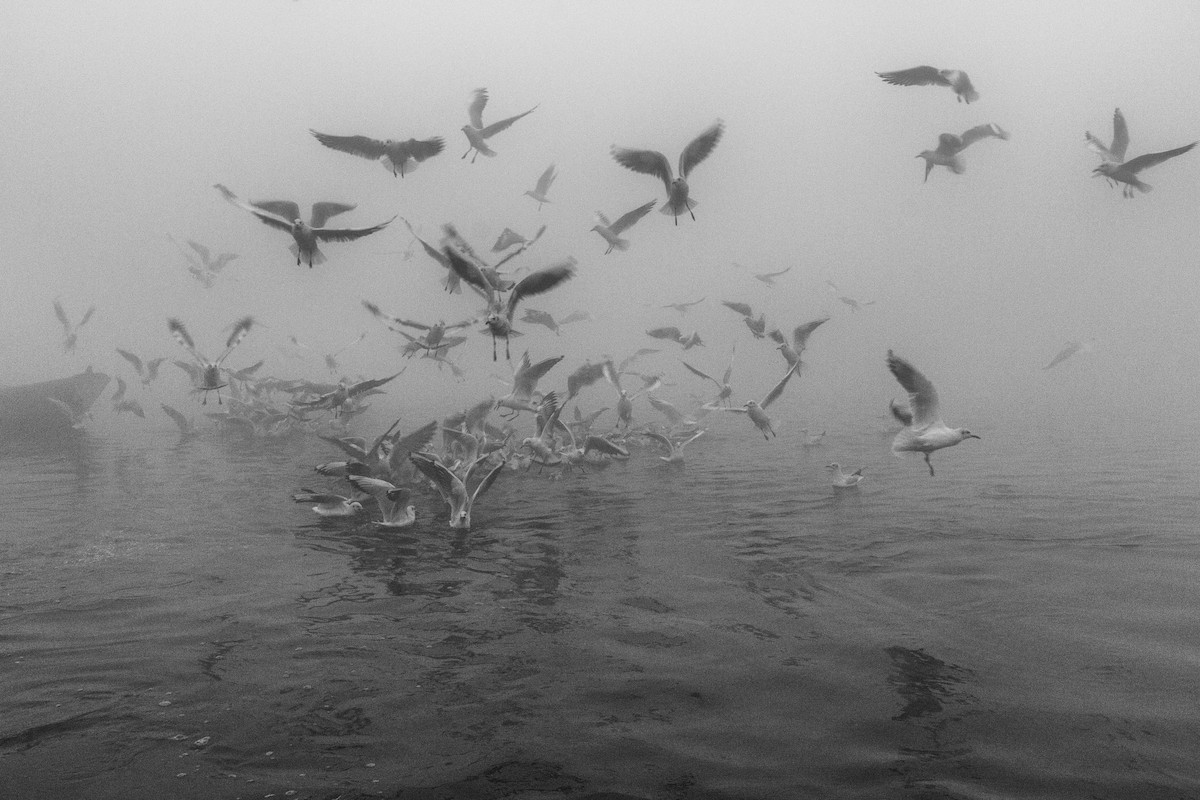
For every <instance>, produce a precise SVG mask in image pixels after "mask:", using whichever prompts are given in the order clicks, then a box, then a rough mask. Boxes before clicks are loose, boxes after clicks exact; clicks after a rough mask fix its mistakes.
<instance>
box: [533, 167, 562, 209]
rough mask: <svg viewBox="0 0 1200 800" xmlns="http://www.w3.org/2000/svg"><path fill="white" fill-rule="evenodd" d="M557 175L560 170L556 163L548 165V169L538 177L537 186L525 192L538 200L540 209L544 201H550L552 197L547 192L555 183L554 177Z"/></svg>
mask: <svg viewBox="0 0 1200 800" xmlns="http://www.w3.org/2000/svg"><path fill="white" fill-rule="evenodd" d="M557 177H558V171H557V170H556V169H555V168H554V165H553V164H551V165H550V166H548V167H546V171H545V172H543V173H542V175H541V177H540V178H538V180H537V186H535V187H534V188H533V189H530V190H529V191H527V192H525V194H527V195H529V196H530V197H532V198H533V199H534V200H537V204H538V211H541V210H542V203H549V202H550V198H548V197H546V193H547V192H549V191H550V186H551V185H552V184H553V183H554V179H555V178H557Z"/></svg>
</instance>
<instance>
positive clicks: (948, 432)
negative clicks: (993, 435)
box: [887, 350, 982, 475]
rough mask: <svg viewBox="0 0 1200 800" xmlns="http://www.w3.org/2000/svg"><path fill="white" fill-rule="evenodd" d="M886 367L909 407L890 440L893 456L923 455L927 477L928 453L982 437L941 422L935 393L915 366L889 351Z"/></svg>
mask: <svg viewBox="0 0 1200 800" xmlns="http://www.w3.org/2000/svg"><path fill="white" fill-rule="evenodd" d="M887 365H888V369H889V370H891V372H892V374H893V375H895V376H896V380H897V381H899V382H900V385H901V386H903V387H904V389H905V390H906V391H907V392H908V405H909V408H910V409H911V410H910V411H909V414H908V419H909V421H908V422H906V423H905V428H904V430H902V431H900V432H899V433H898V434H896V438H895V439H893V440H892V452H893V453H895V454H897V455H899V454H900V453H922V454H924V456H925V464H926V465H927V466H928V467H929V474H930V475H933V464H932V463H931V462H930V460H929V454H930V453H932V452H933V451H934V450H941V449H942V448H943V447H953V446H954V445H956V444H958V443H959V442H962V441H965V440H967V439H980V438H982V437H980V436H976V435H975V434H973V433H971V432H970V431H969V430H967V429H966V428H950V427H947V426H946V423H944V422H942V418H941V415H940V412H939V410H938V395H937V390H936V389H935V388H933V384H932V383H931V382H930V381H929V379H928V378H926V377H925V376H924V375H922V374H921V373H920V372H919V371H918V370H917V368H916V367H914V366H913V365H912V364H910V363H908V362H907V361H905V360H904V359H903V358H900V356H898V355H896V354H895V353H893V352H892V351H891V350H888V354H887ZM892 413H893V414H896V405H895V403H893V404H892ZM896 418H897V419H900V420H901V421H903V420H904V417H903V416H901V415H900V414H896Z"/></svg>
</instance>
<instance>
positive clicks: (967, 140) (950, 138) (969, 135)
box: [917, 122, 1008, 181]
mask: <svg viewBox="0 0 1200 800" xmlns="http://www.w3.org/2000/svg"><path fill="white" fill-rule="evenodd" d="M987 138H996V139H1008V131H1006V130H1004V129H1003V128H1001V127H1000V126H999V125H993V124H992V123H990V122H989V123H987V124H985V125H976V126H975V127H974V128H971V129H970V130H967V131H964V132H963V134H962V136H955V135H954V134H953V133H943V134H942V135H941V136H939V137H938V146H937V149H936V150H922V151H921V152H920V153H918V154H917V158H923V159H925V180H926V181H928V180H929V172H930V170H932V169H933V168H934V166H935V165H936V166H942V167H945V168H946V169H948V170H950V171H951V172H953V173H954V174H955V175H961V174H963V173H964V172H966V171H967V168H966V167H965V166H963V163H962V159H961V158H959V157H958V154H959V153H961V152H962V151H963V150H966V149H967V148H968V147H970V146H971V145H972V144H974V143H975V142H978V141H979V140H980V139H987Z"/></svg>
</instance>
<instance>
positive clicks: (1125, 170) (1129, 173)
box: [1092, 142, 1198, 198]
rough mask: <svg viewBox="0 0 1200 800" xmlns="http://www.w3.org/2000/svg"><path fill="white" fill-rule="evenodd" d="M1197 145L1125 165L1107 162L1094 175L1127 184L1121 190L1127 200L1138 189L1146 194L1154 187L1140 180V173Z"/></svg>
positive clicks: (1190, 145)
mask: <svg viewBox="0 0 1200 800" xmlns="http://www.w3.org/2000/svg"><path fill="white" fill-rule="evenodd" d="M1197 144H1198V142H1192V143H1191V144H1185V145H1184V146H1183V147H1176V148H1175V149H1174V150H1164V151H1163V152H1161V153H1145V154H1143V155H1140V156H1138V157H1137V158H1131V159H1130V160H1128V161H1126V162H1124V163H1123V164H1116V163H1114V162H1111V161H1105V162H1104V163H1102V164H1101V165H1100V166H1098V167H1096V168H1095V169H1094V170H1092V175H1093V176H1095V175H1103V176H1104V177H1105V178H1107V179H1108V180H1111V181H1116V182H1117V183H1123V184H1125V186H1124V187H1122V189H1121V194H1122V195H1123V196H1125V197H1126V198H1131V197H1133V190H1134V189H1137V190H1138V191H1139V192H1142V193H1143V194H1145V193H1146V192H1148V191H1150V190H1151V189H1153V188H1154V187H1153V186H1151V185H1150V184H1148V183H1145V182H1143V181H1141V180H1139V179H1138V176H1137V174H1138V173H1139V172H1141V171H1142V170H1144V169H1146V168H1148V167H1153V166H1156V165H1158V164H1161V163H1162V162H1164V161H1166V160H1168V159H1171V158H1174V157H1175V156H1181V155H1183V154H1184V153H1186V152H1187V151H1189V150H1191V149H1192V148H1193V147H1195V146H1196V145H1197Z"/></svg>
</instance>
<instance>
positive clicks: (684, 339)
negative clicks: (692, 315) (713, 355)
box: [646, 325, 704, 350]
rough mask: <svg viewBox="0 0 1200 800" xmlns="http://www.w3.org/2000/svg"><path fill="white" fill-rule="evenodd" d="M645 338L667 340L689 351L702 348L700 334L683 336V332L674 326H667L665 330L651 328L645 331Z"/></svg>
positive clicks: (702, 343) (694, 333) (693, 333)
mask: <svg viewBox="0 0 1200 800" xmlns="http://www.w3.org/2000/svg"><path fill="white" fill-rule="evenodd" d="M646 335H647V336H653V337H654V338H655V339H669V340H671V341H672V342H675V343H677V344H680V345H682V346H683V349H684V350H691V349H692V348H693V347H696V346H697V345H698V346H700V347H703V346H704V342H702V341H701V340H700V334H699V333H698V332H695V331H693V332H692V333H691V334H689V335H687V336H684V335H683V331H681V330H679V328H676V327H675V326H674V325H669V326H667V327H665V328H651V329H650V330H648V331H646Z"/></svg>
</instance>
